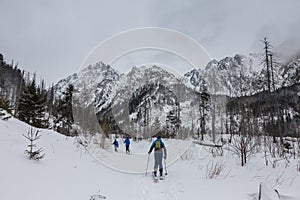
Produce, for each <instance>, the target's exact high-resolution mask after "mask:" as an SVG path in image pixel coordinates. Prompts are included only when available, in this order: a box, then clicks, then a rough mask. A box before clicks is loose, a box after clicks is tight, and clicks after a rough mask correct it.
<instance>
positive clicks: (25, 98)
mask: <svg viewBox="0 0 300 200" xmlns="http://www.w3.org/2000/svg"><path fill="white" fill-rule="evenodd" d="M17 117H18V118H19V119H20V120H22V121H24V122H26V123H28V124H30V125H32V126H35V127H37V128H47V127H48V123H47V120H46V119H45V98H44V95H43V94H42V92H41V90H40V89H38V88H37V86H36V83H35V78H34V79H33V80H32V81H31V83H30V85H29V86H25V87H24V88H23V91H22V93H21V96H20V102H19V108H18V114H17Z"/></svg>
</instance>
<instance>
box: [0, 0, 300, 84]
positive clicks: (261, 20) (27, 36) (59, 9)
mask: <svg viewBox="0 0 300 200" xmlns="http://www.w3.org/2000/svg"><path fill="white" fill-rule="evenodd" d="M299 10H300V1H299V0H251V1H249V0H247V1H244V0H219V1H217V0H170V1H167V0H152V1H150V0H130V1H129V0H128V1H125V0H120V1H115V0H107V1H104V0H86V1H84V0H78V1H74V0H48V1H46V0H26V1H24V0H19V1H16V0H0V27H1V29H0V53H2V54H4V56H5V59H6V60H7V61H8V62H10V61H11V60H12V59H13V60H14V61H15V62H18V63H19V67H20V68H22V69H25V70H27V71H30V72H36V73H37V74H38V76H40V77H44V78H45V79H46V81H47V82H48V83H49V82H57V81H58V80H60V79H62V78H65V77H66V76H68V75H70V74H73V73H74V72H77V71H78V69H79V67H80V65H81V63H82V62H83V60H84V59H85V58H86V57H87V55H88V53H89V52H90V51H91V50H92V49H93V48H94V47H95V46H96V45H98V44H99V43H101V42H102V41H104V40H105V39H107V38H108V37H110V36H112V35H114V34H117V33H119V32H121V31H125V30H128V29H132V28H140V27H145V26H146V27H162V28H169V29H174V30H176V31H179V32H182V33H184V34H186V35H188V36H190V37H192V38H193V39H195V40H196V41H197V42H198V43H199V44H201V45H202V46H203V47H204V48H205V49H206V50H207V51H208V52H209V54H210V56H211V57H212V58H216V59H221V58H223V57H225V56H233V55H234V54H236V53H242V54H247V53H249V52H260V51H261V48H262V44H261V42H260V40H261V39H262V38H263V37H264V36H268V37H269V39H270V41H271V43H272V44H273V46H274V50H275V51H278V53H279V54H281V55H282V54H284V56H290V55H292V54H293V53H297V52H298V51H299V49H300V37H299V35H300V12H299ZM154 57H155V58H162V56H157V55H156V56H154ZM168 57H170V56H168ZM139 62H140V61H139ZM153 62H155V63H157V62H159V60H153ZM130 63H133V64H135V65H139V64H141V63H134V62H132V60H131V61H130ZM118 67H119V69H118V70H119V71H122V66H118Z"/></svg>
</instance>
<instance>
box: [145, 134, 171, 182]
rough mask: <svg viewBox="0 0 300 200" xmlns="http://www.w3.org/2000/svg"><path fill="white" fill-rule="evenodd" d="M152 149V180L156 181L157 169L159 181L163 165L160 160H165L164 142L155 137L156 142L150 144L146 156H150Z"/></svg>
mask: <svg viewBox="0 0 300 200" xmlns="http://www.w3.org/2000/svg"><path fill="white" fill-rule="evenodd" d="M153 149H154V171H153V176H154V179H157V169H159V174H160V179H163V165H162V159H163V158H164V159H167V149H166V146H165V144H164V142H163V141H162V139H161V136H157V138H156V140H154V142H152V144H151V147H150V150H149V152H148V154H149V155H150V154H151V152H152V150H153Z"/></svg>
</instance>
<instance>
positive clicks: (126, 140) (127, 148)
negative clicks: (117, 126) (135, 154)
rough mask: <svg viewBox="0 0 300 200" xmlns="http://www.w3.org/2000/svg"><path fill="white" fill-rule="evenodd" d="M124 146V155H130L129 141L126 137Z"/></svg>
mask: <svg viewBox="0 0 300 200" xmlns="http://www.w3.org/2000/svg"><path fill="white" fill-rule="evenodd" d="M124 143H125V146H126V153H128V154H129V153H130V150H129V145H130V140H129V137H126V139H125V141H124Z"/></svg>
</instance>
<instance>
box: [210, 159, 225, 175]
mask: <svg viewBox="0 0 300 200" xmlns="http://www.w3.org/2000/svg"><path fill="white" fill-rule="evenodd" d="M224 168H225V163H223V162H221V161H220V162H216V163H215V162H214V161H211V162H209V163H208V164H207V168H206V178H207V179H213V178H217V177H218V176H220V174H221V172H222V171H223V169H224Z"/></svg>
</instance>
